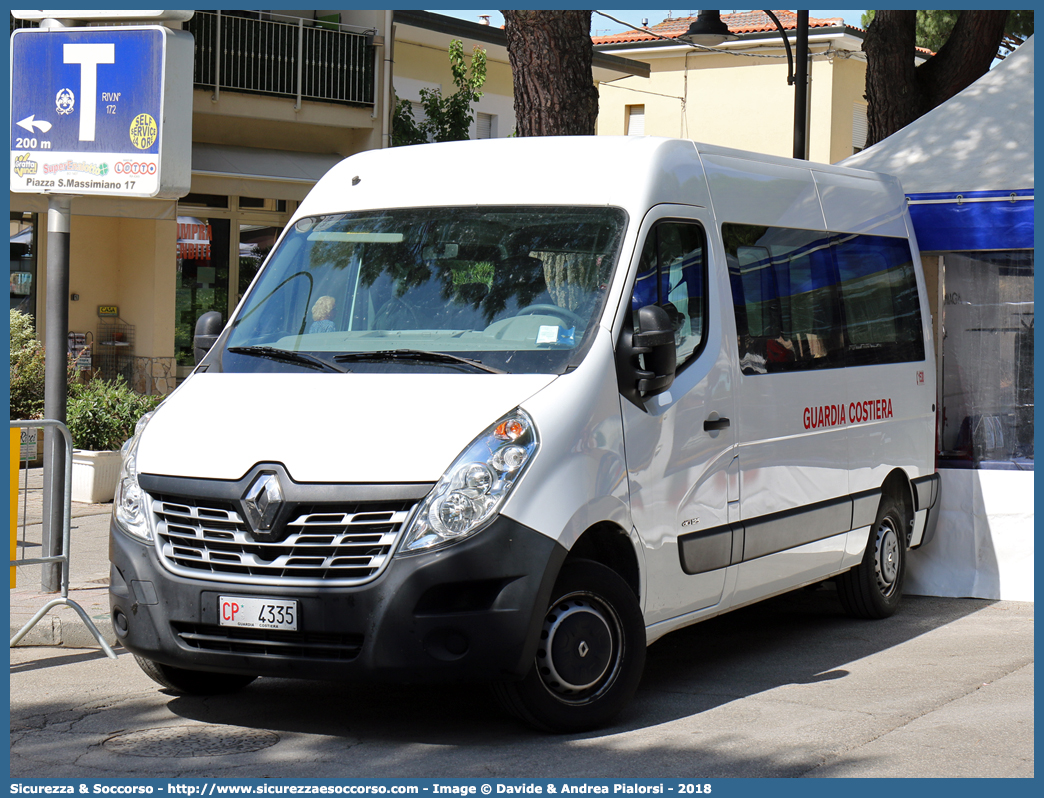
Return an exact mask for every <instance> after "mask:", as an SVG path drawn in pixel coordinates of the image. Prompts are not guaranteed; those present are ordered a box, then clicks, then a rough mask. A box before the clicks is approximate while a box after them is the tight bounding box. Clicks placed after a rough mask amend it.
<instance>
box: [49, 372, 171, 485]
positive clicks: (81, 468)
mask: <svg viewBox="0 0 1044 798" xmlns="http://www.w3.org/2000/svg"><path fill="white" fill-rule="evenodd" d="M162 398H163V397H161V396H142V395H141V394H139V393H135V392H134V391H133V390H132V389H131V387H130V386H129V385H127V383H126V381H125V380H124V379H123V378H122V377H117V378H116V380H115V381H113V382H109V381H107V380H102V379H98V378H94V379H91V380H89V381H88V382H85V383H82V384H73V385H70V386H69V405H68V409H67V412H66V426H68V428H69V433H70V434H71V435H72V440H73V467H72V471H73V474H72V500H73V501H78V502H88V503H90V504H98V503H101V502H110V501H112V498H113V495H114V494H115V492H116V482H117V480H118V479H119V475H120V447H121V446H123V443H124V441H126V440H127V439H129V438H130V437H131V435H133V434H134V425H135V424H137V423H138V419H140V418H141V417H142V416H143V415H145V414H146V413H147V412H149V411H150V410H153V409H155V407H156V406H157V405H158V404H159V403H160V401H161V400H162Z"/></svg>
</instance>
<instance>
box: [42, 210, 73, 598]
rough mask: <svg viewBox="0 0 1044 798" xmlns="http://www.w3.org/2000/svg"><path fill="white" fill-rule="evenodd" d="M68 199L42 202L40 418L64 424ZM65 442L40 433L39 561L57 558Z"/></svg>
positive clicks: (50, 585)
mask: <svg viewBox="0 0 1044 798" xmlns="http://www.w3.org/2000/svg"><path fill="white" fill-rule="evenodd" d="M71 207H72V197H69V196H66V195H61V194H51V195H50V196H48V198H47V329H46V332H45V334H44V344H45V348H46V352H47V359H46V361H45V366H44V418H51V419H55V420H56V421H61V422H62V423H63V424H64V423H65V421H66V409H67V405H68V402H67V398H68V389H69V385H68V372H67V370H66V363H65V361H66V358H65V350H66V345H67V339H68V335H69V222H70V218H71V215H72V214H71ZM64 475H65V442H64V440H63V439H62V437H61V436H60V435H59V434H58V431H57V430H56V429H54V428H53V427H47V428H46V429H45V430H44V484H45V485H47V486H50V490H44V492H43V499H44V508H43V548H44V556H45V557H55V556H57V555H59V554H61V553H62V527H63V520H64V515H63V514H64V511H65V500H66V497H65V479H64ZM60 584H61V564H60V563H46V564H44V566H43V570H42V576H41V584H40V587H41V589H42V590H43V591H44V592H45V593H55V592H57V591H58V589H59V585H60Z"/></svg>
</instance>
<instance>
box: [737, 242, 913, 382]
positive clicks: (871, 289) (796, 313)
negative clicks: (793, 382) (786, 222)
mask: <svg viewBox="0 0 1044 798" xmlns="http://www.w3.org/2000/svg"><path fill="white" fill-rule="evenodd" d="M722 237H723V239H724V242H725V249H726V253H727V257H728V264H729V277H730V283H731V285H732V296H733V304H734V308H735V313H736V331H737V335H738V338H739V349H740V364H741V367H742V369H743V373H744V374H769V373H776V372H783V371H802V370H809V369H820V368H842V367H844V366H857V365H873V364H878V363H903V362H909V361H918V360H923V359H924V338H923V332H922V326H921V313H920V306H919V304H918V296H917V283H916V278H915V275H914V268H913V261H912V258H911V255H910V248H909V245H908V244H907V242H906V241H905V240H903V239H898V238H887V237H885V236H871V235H853V234H838V233H824V232H819V231H812V230H795V229H790V228H781V227H762V226H755V225H741V224H724V225H722Z"/></svg>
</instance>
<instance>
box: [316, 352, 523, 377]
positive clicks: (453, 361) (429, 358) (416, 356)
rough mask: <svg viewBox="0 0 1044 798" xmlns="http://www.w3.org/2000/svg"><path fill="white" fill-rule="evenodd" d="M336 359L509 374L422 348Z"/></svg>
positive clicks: (483, 364)
mask: <svg viewBox="0 0 1044 798" xmlns="http://www.w3.org/2000/svg"><path fill="white" fill-rule="evenodd" d="M334 360H336V361H337V362H338V363H346V362H349V361H364V360H374V361H388V360H413V361H417V362H423V363H448V364H450V365H458V366H468V367H470V368H472V369H477V370H478V371H487V372H489V373H490V374H507V373H508V372H506V371H501V370H500V369H497V368H493V367H492V366H487V365H486V364H485V363H483V362H482V361H481V360H473V359H471V358H469V357H460V356H458V355H451V354H448V353H446V352H425V351H424V350H422V349H385V350H383V351H380V352H345V353H344V354H343V355H337V356H336V357H335V358H334Z"/></svg>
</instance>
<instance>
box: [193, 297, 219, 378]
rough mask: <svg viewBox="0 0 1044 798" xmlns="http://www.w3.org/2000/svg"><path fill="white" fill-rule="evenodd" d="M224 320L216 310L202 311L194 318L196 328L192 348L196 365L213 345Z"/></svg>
mask: <svg viewBox="0 0 1044 798" xmlns="http://www.w3.org/2000/svg"><path fill="white" fill-rule="evenodd" d="M224 327H225V322H223V321H222V320H221V314H220V313H219V312H218V311H216V310H210V311H207V312H206V313H204V314H203V315H202V316H200V317H199V318H198V319H197V320H196V330H195V334H194V335H193V337H192V349H193V355H194V356H195V360H196V365H197V366H198V365H199V363H200V361H201V360H203V358H205V357H206V356H207V352H209V351H210V348H211V347H212V346H214V343H215V342H216V341H217V339H218V336H219V335H221V330H222V329H224Z"/></svg>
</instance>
